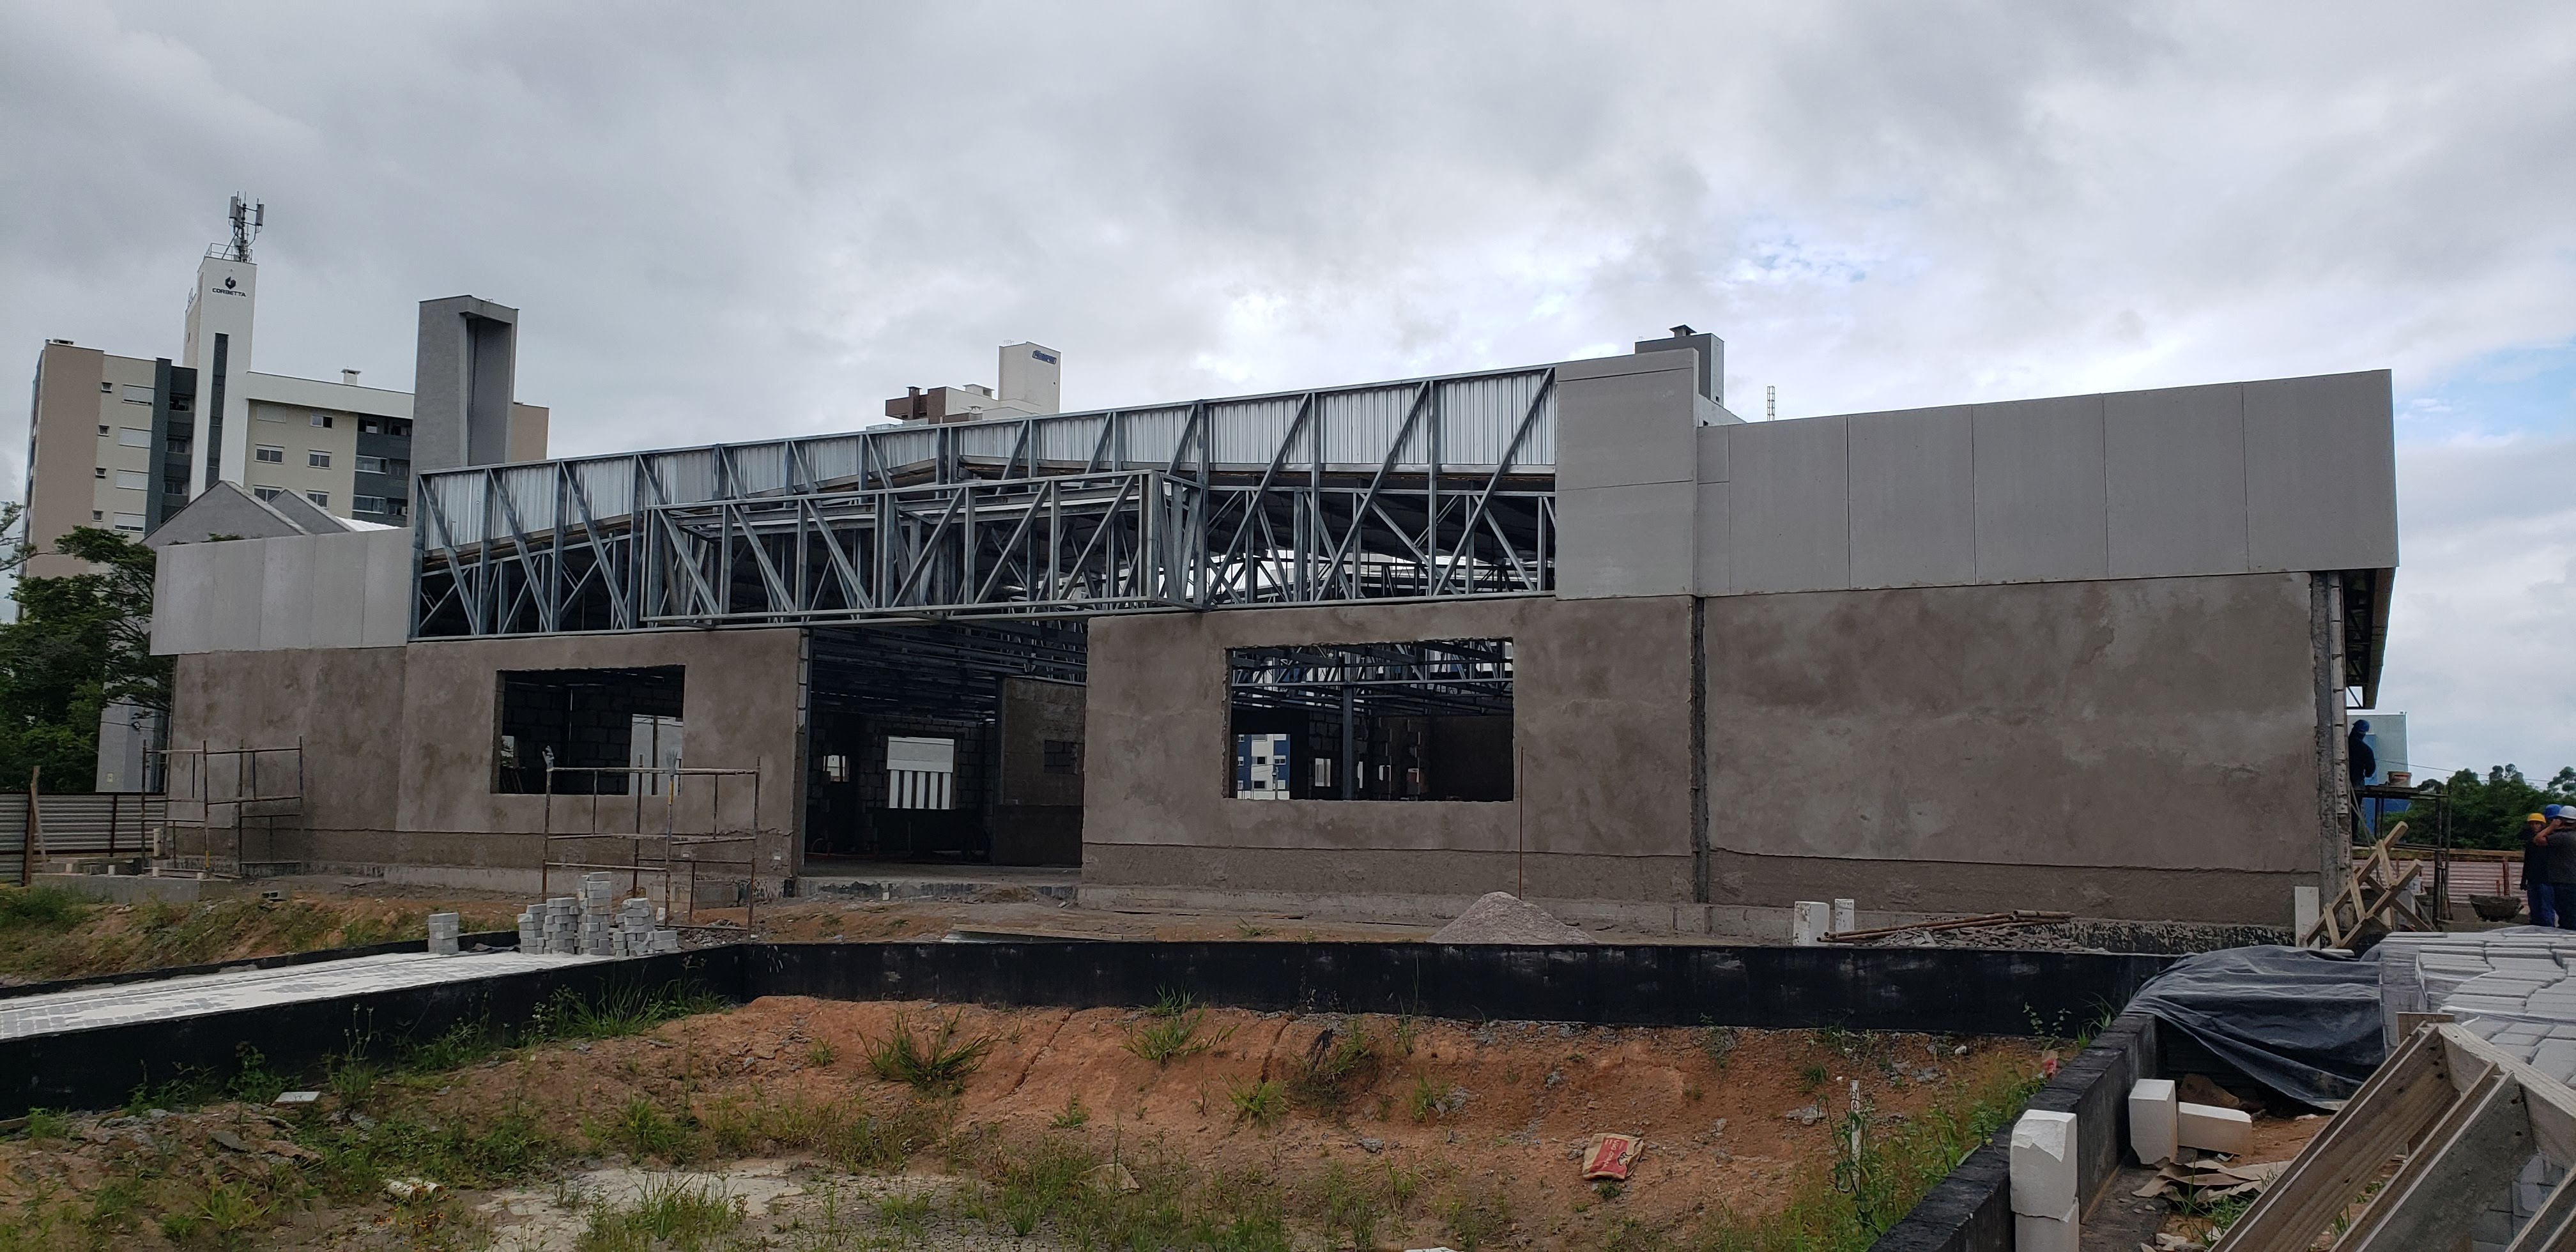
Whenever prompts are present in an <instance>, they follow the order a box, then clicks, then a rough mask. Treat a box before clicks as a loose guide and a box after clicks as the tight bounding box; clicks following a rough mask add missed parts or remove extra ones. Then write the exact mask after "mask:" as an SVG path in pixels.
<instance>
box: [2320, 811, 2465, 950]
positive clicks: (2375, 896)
mask: <svg viewBox="0 0 2576 1252" xmlns="http://www.w3.org/2000/svg"><path fill="white" fill-rule="evenodd" d="M2405 834H2406V823H2404V822H2399V823H2397V825H2396V826H2395V827H2393V828H2391V829H2390V830H2389V832H2388V835H2387V837H2386V838H2384V839H2381V840H2380V841H2379V842H2377V843H2375V844H2372V845H2371V846H2370V855H2368V856H2365V857H2363V858H2362V859H2361V864H2360V865H2358V866H2355V867H2354V868H2353V871H2352V875H2351V877H2349V878H2346V879H2345V880H2344V884H2343V890H2341V891H2338V892H2336V893H2335V898H2334V902H2333V903H2331V904H2328V905H2327V906H2326V907H2325V908H2324V910H2323V911H2321V912H2319V913H2318V914H2317V920H2316V924H2315V925H2313V926H2310V927H2309V928H2308V929H2307V932H2306V933H2304V934H2302V935H2300V936H2299V942H2300V943H2301V944H2303V945H2306V944H2316V945H2317V946H2321V947H2328V948H2346V949H2349V950H2351V951H2354V952H2359V951H2361V950H2363V949H2365V948H2368V947H2369V946H2370V945H2372V944H2374V943H2377V942H2379V941H2380V940H2381V939H2383V938H2385V937H2387V936H2388V935H2389V934H2390V933H2392V932H2395V931H2400V930H2438V929H2440V928H2439V927H2437V926H2435V925H2433V924H2432V923H2431V922H2429V921H2427V920H2425V918H2424V915H2423V914H2421V913H2418V912H2416V911H2415V906H2414V903H2413V901H2414V898H2415V895H2416V880H2417V879H2418V878H2419V877H2421V876H2422V874H2423V872H2424V863H2423V862H2421V861H2415V862H2411V863H2409V864H2408V865H2407V867H2406V872H2405V873H2403V874H2400V873H2398V872H2397V868H2396V866H2395V865H2394V864H2393V863H2391V862H2390V861H2389V859H2388V849H2389V848H2391V847H2392V846H2394V845H2395V844H2396V843H2397V841H2398V839H2399V838H2401V837H2403V836H2404V835H2405Z"/></svg>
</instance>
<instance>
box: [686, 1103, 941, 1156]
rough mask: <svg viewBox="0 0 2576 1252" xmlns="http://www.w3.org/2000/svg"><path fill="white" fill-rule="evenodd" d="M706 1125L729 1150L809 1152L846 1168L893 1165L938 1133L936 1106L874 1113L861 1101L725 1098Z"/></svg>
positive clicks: (731, 1152) (710, 1136) (702, 1122)
mask: <svg viewBox="0 0 2576 1252" xmlns="http://www.w3.org/2000/svg"><path fill="white" fill-rule="evenodd" d="M700 1125H701V1128H702V1129H703V1130H704V1131H705V1133H706V1136H707V1138H708V1139H709V1141H711V1142H712V1143H713V1144H714V1146H715V1148H716V1150H717V1151H719V1152H721V1153H723V1154H724V1155H726V1156H737V1157H739V1156H755V1155H760V1154H763V1153H765V1152H773V1151H774V1152H790V1153H794V1152H810V1153H812V1154H814V1155H816V1156H820V1157H823V1158H825V1159H827V1160H829V1161H831V1162H832V1163H833V1164H834V1165H837V1166H839V1167H840V1168H842V1169H844V1170H849V1171H853V1172H856V1171H860V1170H880V1169H892V1168H895V1167H896V1166H899V1165H902V1164H903V1163H904V1161H906V1160H907V1159H909V1158H910V1157H911V1156H912V1154H913V1153H914V1152H916V1151H918V1150H920V1149H921V1148H922V1147H923V1146H925V1145H927V1144H929V1143H931V1142H932V1141H933V1140H935V1139H937V1138H938V1133H939V1125H938V1118H937V1115H936V1113H935V1112H934V1111H933V1110H930V1109H926V1108H920V1107H906V1108H901V1109H897V1110H895V1111H894V1112H892V1113H888V1114H883V1115H880V1114H874V1113H870V1112H869V1111H868V1110H867V1109H866V1108H865V1107H863V1106H862V1105H860V1104H859V1103H858V1102H856V1101H854V1100H853V1101H841V1102H833V1103H819V1104H818V1103H814V1102H811V1101H808V1100H806V1099H804V1098H803V1097H801V1096H800V1097H793V1098H790V1099H787V1100H784V1101H779V1102H775V1103H773V1102H767V1101H763V1102H760V1103H748V1104H747V1103H743V1102H740V1101H726V1102H723V1103H719V1104H716V1105H714V1106H712V1107H710V1108H708V1109H707V1110H706V1111H705V1112H704V1113H703V1114H702V1115H701V1119H700Z"/></svg>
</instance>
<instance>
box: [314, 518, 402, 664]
mask: <svg viewBox="0 0 2576 1252" xmlns="http://www.w3.org/2000/svg"><path fill="white" fill-rule="evenodd" d="M351 540H357V541H358V542H355V543H352V542H350V541H351ZM313 585H314V586H315V587H316V588H328V589H331V590H330V592H329V594H322V595H316V596H314V597H313V646H314V647H317V648H356V647H362V646H364V645H365V644H366V643H368V642H369V641H368V639H367V637H366V636H367V602H366V597H365V596H364V595H363V594H360V595H350V594H348V593H347V592H346V591H344V590H341V589H342V588H349V587H364V586H366V585H367V549H366V544H365V537H364V536H361V535H316V536H314V538H313ZM384 642H386V643H400V642H402V640H401V639H400V638H399V637H397V638H394V639H389V640H385V641H384Z"/></svg>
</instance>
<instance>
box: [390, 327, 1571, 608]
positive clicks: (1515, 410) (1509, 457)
mask: <svg viewBox="0 0 2576 1252" xmlns="http://www.w3.org/2000/svg"><path fill="white" fill-rule="evenodd" d="M1555 415H1556V402H1555V371H1554V370H1553V369H1552V368H1538V369H1522V370H1506V371H1497V372H1491V373H1481V374H1465V375H1454V376H1448V377H1441V378H1425V379H1415V380H1411V381H1407V382H1397V383H1378V384H1371V385H1367V386H1361V387H1348V388H1337V389H1330V390H1319V391H1306V392H1289V393H1282V394H1278V395H1268V396H1253V397H1245V398H1240V399H1232V400H1203V401H1196V402H1192V403H1189V404H1184V405H1172V406H1163V407H1159V408H1150V409H1132V410H1114V411H1107V412H1097V413H1068V414H1051V415H1047V416H1042V417H1017V418H1003V419H995V420H987V421H976V422H964V423H956V424H949V425H920V424H912V425H905V426H898V427H881V428H875V429H870V430H864V431H858V432H855V433H851V434H842V435H829V436H818V437H814V438H807V439H789V440H777V441H770V442H763V443H747V444H726V445H718V446H715V447H708V448H694V449H684V450H678V451H668V452H649V453H637V454H631V455H624V456H611V457H594V458H588V459H583V460H570V461H549V462H541V463H537V464H533V465H509V466H492V467H485V468H478V469H470V470H459V471H453V472H448V473H438V474H426V475H423V476H422V477H421V479H420V484H419V492H418V504H417V518H416V525H415V530H414V534H415V540H414V542H415V545H416V550H417V575H416V578H415V580H414V593H415V595H414V604H413V634H414V635H415V636H416V637H436V636H452V635H511V634H548V633H556V632H566V631H597V630H638V629H648V628H652V627H661V626H715V625H791V624H811V623H827V622H863V621H872V620H886V619H925V618H948V617H979V616H1010V615H1056V616H1067V615H1089V614H1093V613H1101V612H1115V611H1123V610H1137V609H1154V608H1188V609H1198V608H1214V607H1220V606H1224V605H1232V604H1263V603H1269V604H1302V603H1319V602H1327V601H1340V600H1363V599H1392V598H1440V597H1453V596H1472V595H1493V594H1520V593H1528V592H1540V591H1547V590H1551V589H1552V588H1553V586H1554V563H1555V540H1554V532H1555V526H1556V506H1555V473H1554V460H1555V443H1556V438H1555V427H1556V420H1555Z"/></svg>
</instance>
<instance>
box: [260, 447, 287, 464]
mask: <svg viewBox="0 0 2576 1252" xmlns="http://www.w3.org/2000/svg"><path fill="white" fill-rule="evenodd" d="M251 459H253V460H256V461H259V462H261V463H262V464H266V465H284V464H286V449H284V448H281V447H278V446H276V445H275V444H266V443H264V444H261V445H259V446H258V447H257V448H254V449H252V450H251Z"/></svg>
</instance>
